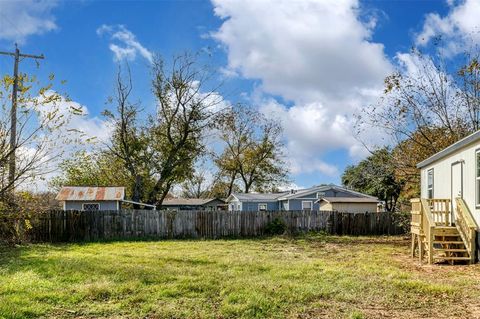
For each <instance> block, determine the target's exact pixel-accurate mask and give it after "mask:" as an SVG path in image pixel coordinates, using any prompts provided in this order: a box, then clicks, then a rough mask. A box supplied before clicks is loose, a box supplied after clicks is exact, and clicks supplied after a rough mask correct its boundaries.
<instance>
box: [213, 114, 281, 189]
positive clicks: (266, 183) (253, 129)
mask: <svg viewBox="0 0 480 319" xmlns="http://www.w3.org/2000/svg"><path fill="white" fill-rule="evenodd" d="M220 128H221V133H220V138H221V139H222V141H223V142H224V143H225V150H224V151H223V153H222V154H220V155H219V156H218V157H217V158H216V159H215V163H216V165H217V167H218V168H219V171H220V174H221V176H223V177H226V179H228V183H229V184H228V185H229V189H228V195H229V194H231V192H232V190H233V188H234V186H235V183H236V181H237V179H239V180H240V181H241V183H242V184H243V191H244V192H246V193H248V192H250V191H252V189H254V190H256V191H265V190H266V189H270V188H274V187H275V186H276V185H278V184H282V183H284V182H285V181H286V179H287V177H286V176H287V169H286V167H285V163H284V161H283V160H282V155H283V154H282V149H283V144H282V141H281V134H282V128H281V126H280V124H279V123H278V122H276V121H275V120H271V119H267V118H266V117H265V116H263V115H262V114H261V113H260V112H258V111H255V110H253V109H251V108H247V107H245V106H243V105H236V106H234V107H232V109H231V110H230V111H229V112H227V113H226V114H225V115H224V117H223V118H222V120H221V126H220Z"/></svg>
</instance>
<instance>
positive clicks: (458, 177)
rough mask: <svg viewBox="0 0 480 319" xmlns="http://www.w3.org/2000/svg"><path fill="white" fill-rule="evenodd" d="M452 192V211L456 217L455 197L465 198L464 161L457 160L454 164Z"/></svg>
mask: <svg viewBox="0 0 480 319" xmlns="http://www.w3.org/2000/svg"><path fill="white" fill-rule="evenodd" d="M451 190H452V194H451V205H452V207H451V211H452V212H453V213H454V214H453V215H454V216H453V219H454V218H455V207H456V206H457V205H456V201H455V198H458V197H460V198H463V162H455V163H453V164H452V188H451Z"/></svg>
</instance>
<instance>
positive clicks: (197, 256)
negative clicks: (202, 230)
mask: <svg viewBox="0 0 480 319" xmlns="http://www.w3.org/2000/svg"><path fill="white" fill-rule="evenodd" d="M0 249H1V252H0V318H38V317H42V318H45V317H47V318H51V317H54V318H99V317H109V318H111V317H114V318H322V317H325V318H383V317H385V316H386V315H388V316H389V317H390V318H421V317H429V318H442V317H445V318H451V317H474V316H475V314H477V315H478V311H479V309H480V306H479V303H478V302H476V301H475V300H478V298H479V297H480V289H479V286H480V276H479V275H478V271H479V270H480V267H478V266H477V265H474V266H455V267H451V266H420V265H419V264H418V262H417V261H413V260H411V259H410V258H409V257H408V241H406V240H404V239H402V238H400V237H377V238H368V237H357V238H353V237H332V236H323V235H307V236H302V237H299V238H283V237H275V238H269V239H262V240H216V241H158V242H153V241H145V242H141V241H137V242H109V243H90V244H65V245H30V246H25V247H17V248H8V249H7V248H0Z"/></svg>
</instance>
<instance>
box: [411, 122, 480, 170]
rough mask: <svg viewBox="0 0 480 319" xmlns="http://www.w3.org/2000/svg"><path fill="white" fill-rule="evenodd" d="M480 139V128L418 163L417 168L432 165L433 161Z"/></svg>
mask: <svg viewBox="0 0 480 319" xmlns="http://www.w3.org/2000/svg"><path fill="white" fill-rule="evenodd" d="M478 140H480V130H479V131H476V132H475V133H473V134H470V135H469V136H467V137H464V138H463V139H461V140H460V141H458V142H455V143H453V144H452V145H450V146H449V147H447V148H444V149H443V150H441V151H440V152H438V153H436V154H434V155H432V156H430V157H429V158H427V159H426V160H424V161H422V162H420V163H418V164H417V168H423V167H425V166H427V165H430V164H432V163H433V162H436V161H438V160H440V159H442V158H444V157H445V156H448V155H450V154H452V153H454V152H455V151H458V150H459V149H461V148H463V147H464V146H467V145H470V144H472V143H474V142H476V141H478Z"/></svg>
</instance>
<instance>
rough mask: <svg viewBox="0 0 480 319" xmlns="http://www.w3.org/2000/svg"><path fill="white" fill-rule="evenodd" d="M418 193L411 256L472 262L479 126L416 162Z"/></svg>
mask: <svg viewBox="0 0 480 319" xmlns="http://www.w3.org/2000/svg"><path fill="white" fill-rule="evenodd" d="M417 167H418V168H419V169H420V174H421V198H420V199H413V200H412V227H411V232H412V255H415V252H416V248H417V247H418V250H419V257H420V260H422V258H423V257H424V255H426V256H427V257H428V261H429V263H433V262H436V261H449V262H452V263H453V262H455V261H462V260H466V261H469V262H473V261H474V260H475V250H476V242H477V230H478V226H477V225H479V224H480V131H478V132H475V133H473V134H471V135H469V136H467V137H465V138H464V139H462V140H460V141H458V142H456V143H454V144H452V145H450V146H449V147H447V148H445V149H444V150H442V151H440V152H438V153H437V154H434V155H433V156H431V157H429V158H428V159H426V160H424V161H422V162H420V163H419V164H418V165H417Z"/></svg>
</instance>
